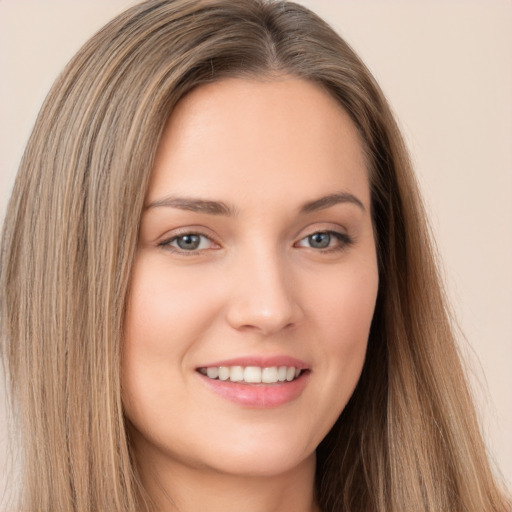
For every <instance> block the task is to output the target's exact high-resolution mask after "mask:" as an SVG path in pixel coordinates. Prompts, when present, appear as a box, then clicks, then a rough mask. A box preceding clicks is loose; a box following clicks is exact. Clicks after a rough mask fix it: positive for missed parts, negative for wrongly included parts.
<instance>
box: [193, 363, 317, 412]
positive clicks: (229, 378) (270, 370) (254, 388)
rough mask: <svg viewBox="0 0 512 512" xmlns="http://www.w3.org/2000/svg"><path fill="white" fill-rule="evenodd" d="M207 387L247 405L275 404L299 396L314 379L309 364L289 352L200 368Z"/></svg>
mask: <svg viewBox="0 0 512 512" xmlns="http://www.w3.org/2000/svg"><path fill="white" fill-rule="evenodd" d="M196 372H197V374H198V376H199V377H200V378H201V381H202V382H203V383H204V384H205V385H206V387H207V388H208V389H209V390H210V391H212V392H213V393H215V394H217V395H218V396H220V397H221V398H223V399H227V400H228V401H231V402H234V403H236V404H237V405H241V406H243V407H245V408H256V409H262V408H271V409H272V408H275V407H279V406H283V405H285V404H288V403H291V402H294V401H295V400H297V399H299V397H300V396H301V395H302V393H303V391H304V389H305V388H306V387H307V385H308V382H309V380H310V375H311V368H310V367H309V365H308V364H306V363H304V362H303V361H300V360H298V359H295V358H293V357H287V356H277V357H270V358H262V357H241V358H236V359H231V360H229V361H217V362H215V363H211V364H209V365H204V366H200V367H198V368H196Z"/></svg>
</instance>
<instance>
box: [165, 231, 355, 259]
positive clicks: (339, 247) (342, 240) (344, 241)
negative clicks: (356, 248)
mask: <svg viewBox="0 0 512 512" xmlns="http://www.w3.org/2000/svg"><path fill="white" fill-rule="evenodd" d="M319 234H326V235H329V236H330V237H331V240H332V238H335V239H336V240H337V241H338V243H337V244H336V245H335V246H334V247H326V248H315V247H309V248H310V249H313V250H315V252H319V253H322V254H328V253H337V252H341V251H344V250H345V249H347V248H348V247H350V246H351V245H352V244H353V243H354V240H353V239H352V238H351V237H349V236H348V235H346V234H344V233H339V232H338V231H333V230H329V229H326V230H320V231H315V232H313V233H311V234H310V235H307V236H305V237H303V238H301V239H300V240H299V242H302V241H304V240H307V239H310V238H311V237H313V236H315V235H319ZM186 236H198V237H202V238H206V239H208V240H209V241H210V242H213V243H214V244H215V243H216V242H215V241H214V240H212V238H211V237H210V236H208V235H205V234H204V233H200V232H195V231H185V232H183V233H179V234H177V235H175V236H173V237H172V238H168V239H167V240H163V241H162V242H160V243H159V244H158V246H159V247H162V248H163V249H166V250H168V251H170V252H173V253H175V254H179V255H183V256H196V255H197V254H199V253H200V252H201V251H203V250H205V249H194V250H185V249H181V248H178V247H174V246H172V245H171V244H172V243H173V242H175V241H177V240H178V239H180V238H183V237H186ZM331 240H330V241H331ZM299 242H297V243H299ZM294 247H296V245H295V244H294ZM299 247H300V246H299ZM306 248H308V247H306ZM206 250H208V249H206Z"/></svg>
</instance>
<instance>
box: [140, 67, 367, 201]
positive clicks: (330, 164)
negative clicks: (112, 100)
mask: <svg viewBox="0 0 512 512" xmlns="http://www.w3.org/2000/svg"><path fill="white" fill-rule="evenodd" d="M289 187H293V191H294V193H295V194H294V195H297V197H299V196H300V197H303V198H306V199H307V196H308V195H309V196H320V195H322V194H325V193H329V192H332V191H333V190H334V189H337V190H340V189H343V190H345V191H348V192H351V193H354V194H357V195H358V196H360V197H361V200H362V201H363V202H365V203H366V202H368V201H369V190H368V189H369V187H368V173H367V171H366V163H365V158H364V151H363V147H362V143H361V140H360V136H359V133H358V131H357V129H356V127H355V125H354V123H353V122H352V120H351V119H350V116H349V115H348V114H347V113H346V112H345V110H344V109H343V108H342V106H341V105H340V104H339V103H338V102H337V101H336V100H335V99H334V98H333V97H332V96H331V95H330V94H328V93H327V92H326V91H324V90H323V89H322V88H320V87H319V86H317V85H315V84H313V83H311V82H308V81H305V80H300V79H297V78H287V77H284V78H280V79H278V80H256V79H252V80H248V79H225V80H222V81H219V82H215V83H212V84H208V85H202V86H200V87H198V88H196V89H194V90H193V91H192V92H190V93H189V94H188V95H187V96H185V97H184V98H183V99H182V100H181V101H180V102H179V103H178V104H177V105H176V107H175V109H174V111H173V113H172V115H171V117H170V119H169V121H168V123H167V125H166V128H165V130H164V133H163V136H162V139H161V141H160V144H159V148H158V152H157V158H156V164H155V168H154V171H153V176H152V180H151V184H150V190H149V194H148V196H149V197H148V200H150V201H152V200H155V199H157V196H158V195H161V194H163V193H171V192H172V193H173V194H180V193H183V194H189V193H197V194H201V195H202V196H208V195H216V196H217V195H218V194H221V195H222V194H228V195H230V194H231V195H232V194H233V193H235V192H236V193H238V195H243V196H245V197H246V198H247V199H251V198H252V197H255V198H256V197H260V198H264V197H268V198H270V197H271V196H273V195H276V197H277V196H279V195H280V196H281V197H283V195H286V192H288V191H289V190H291V189H290V188H289Z"/></svg>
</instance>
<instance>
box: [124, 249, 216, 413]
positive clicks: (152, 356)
mask: <svg viewBox="0 0 512 512" xmlns="http://www.w3.org/2000/svg"><path fill="white" fill-rule="evenodd" d="M169 274H170V273H169V270H168V269H166V266H165V262H162V261H161V259H160V258H153V257H151V256H150V255H145V254H144V253H143V254H142V255H140V256H139V257H138V259H137V261H136V264H135V265H134V273H133V276H132V282H131V288H130V295H129V299H128V305H127V311H126V317H125V325H124V339H123V350H122V389H123V392H122V395H123V402H124V405H125V411H126V414H127V416H128V417H129V418H130V419H132V420H135V419H136V418H137V417H144V416H145V415H147V414H148V413H149V414H151V415H156V416H155V417H158V416H159V414H160V412H161V411H162V410H165V408H166V407H165V406H166V405H168V406H169V407H171V406H172V407H175V404H176V403H177V402H179V401H178V400H177V398H178V397H177V396H174V395H179V393H180V389H178V388H177V386H175V385H173V383H176V382H180V381H181V380H182V377H183V375H186V372H185V371H184V370H185V369H186V368H187V362H188V358H189V357H190V354H191V347H194V343H195V342H196V341H197V340H198V339H199V338H200V337H201V335H202V334H203V333H204V332H205V330H207V329H208V328H209V326H210V325H211V323H212V319H213V318H215V316H216V302H215V300H204V298H203V299H202V297H203V292H204V286H203V285H201V279H198V280H194V281H192V282H191V281H190V279H185V276H184V274H185V273H184V272H183V273H181V274H180V273H179V272H174V273H172V275H169ZM170 391H172V393H170ZM162 406H163V407H162Z"/></svg>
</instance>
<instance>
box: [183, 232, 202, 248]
mask: <svg viewBox="0 0 512 512" xmlns="http://www.w3.org/2000/svg"><path fill="white" fill-rule="evenodd" d="M199 242H200V238H199V235H183V236H180V237H179V238H178V240H177V243H178V247H179V248H180V249H188V250H190V249H192V250H193V249H197V248H198V247H199Z"/></svg>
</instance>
